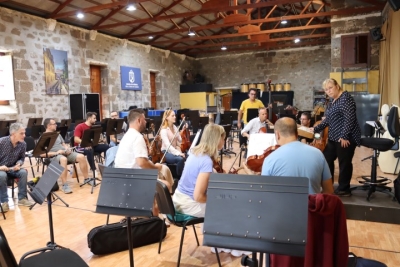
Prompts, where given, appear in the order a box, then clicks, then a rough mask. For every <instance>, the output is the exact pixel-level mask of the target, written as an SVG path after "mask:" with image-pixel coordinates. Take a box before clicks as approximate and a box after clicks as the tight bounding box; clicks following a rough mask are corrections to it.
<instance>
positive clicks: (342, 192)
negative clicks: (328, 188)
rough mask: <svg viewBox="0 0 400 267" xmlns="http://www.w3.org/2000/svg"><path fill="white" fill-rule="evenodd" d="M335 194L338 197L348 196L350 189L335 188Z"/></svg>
mask: <svg viewBox="0 0 400 267" xmlns="http://www.w3.org/2000/svg"><path fill="white" fill-rule="evenodd" d="M335 195H337V196H339V197H350V196H351V191H350V190H346V191H340V190H335Z"/></svg>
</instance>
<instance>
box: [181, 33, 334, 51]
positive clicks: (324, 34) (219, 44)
mask: <svg viewBox="0 0 400 267" xmlns="http://www.w3.org/2000/svg"><path fill="white" fill-rule="evenodd" d="M330 36H331V35H330V34H329V33H321V34H309V35H299V36H292V37H281V38H272V39H270V40H269V41H267V42H262V43H263V44H265V43H270V42H272V43H274V42H281V41H294V40H295V39H296V38H300V40H304V39H314V38H325V37H330ZM252 43H259V42H254V41H250V40H249V41H235V42H224V43H223V44H224V45H225V46H227V47H230V46H232V45H248V44H252ZM221 45H222V43H217V44H201V45H188V46H180V47H176V48H175V49H174V50H185V49H196V48H207V47H216V46H221Z"/></svg>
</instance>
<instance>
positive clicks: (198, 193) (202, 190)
mask: <svg viewBox="0 0 400 267" xmlns="http://www.w3.org/2000/svg"><path fill="white" fill-rule="evenodd" d="M210 174H211V173H209V172H201V173H199V175H198V176H197V181H196V185H195V187H194V192H193V199H194V200H195V201H197V202H200V203H206V201H207V193H206V192H207V187H208V180H209V179H210Z"/></svg>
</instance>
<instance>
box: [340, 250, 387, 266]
mask: <svg viewBox="0 0 400 267" xmlns="http://www.w3.org/2000/svg"><path fill="white" fill-rule="evenodd" d="M347 267H387V265H386V264H384V263H382V262H379V261H376V260H370V259H365V258H361V257H357V256H356V255H355V254H354V253H352V252H350V253H349V261H348V262H347Z"/></svg>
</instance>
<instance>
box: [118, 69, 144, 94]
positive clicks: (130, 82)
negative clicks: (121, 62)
mask: <svg viewBox="0 0 400 267" xmlns="http://www.w3.org/2000/svg"><path fill="white" fill-rule="evenodd" d="M121 86H122V90H142V74H141V72H140V69H139V68H133V67H125V66H121Z"/></svg>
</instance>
